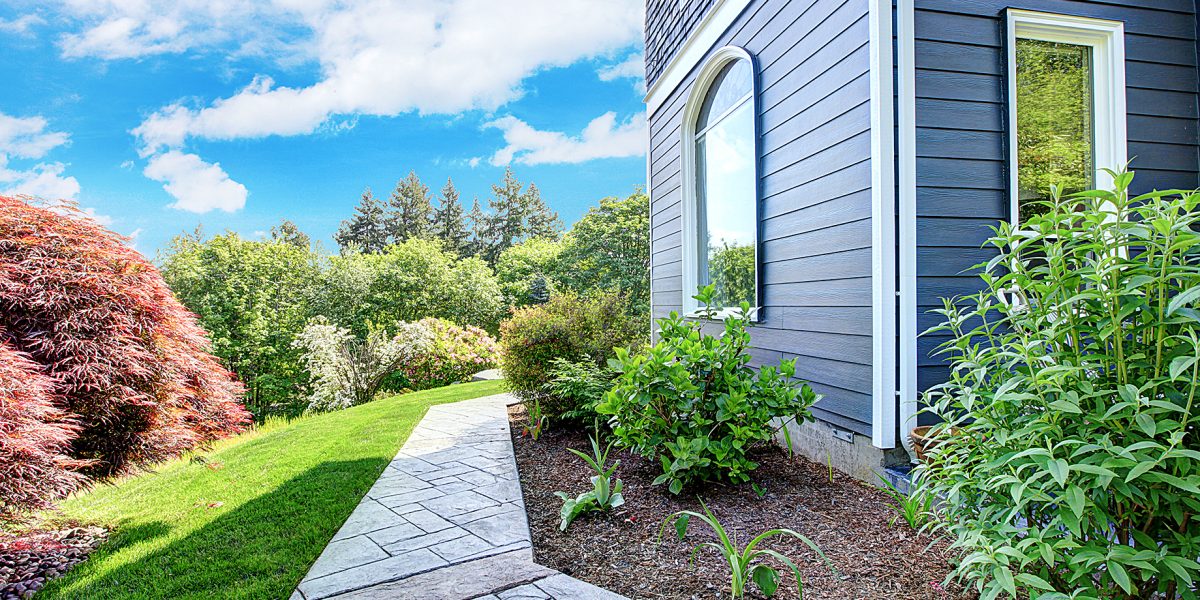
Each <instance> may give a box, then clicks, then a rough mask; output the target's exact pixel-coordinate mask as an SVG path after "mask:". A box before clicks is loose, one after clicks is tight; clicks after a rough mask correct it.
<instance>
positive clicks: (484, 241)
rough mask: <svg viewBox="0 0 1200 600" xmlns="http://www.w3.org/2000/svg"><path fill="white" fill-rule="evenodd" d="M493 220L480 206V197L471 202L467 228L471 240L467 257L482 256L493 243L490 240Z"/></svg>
mask: <svg viewBox="0 0 1200 600" xmlns="http://www.w3.org/2000/svg"><path fill="white" fill-rule="evenodd" d="M490 221H491V219H490V218H489V215H488V214H487V213H485V212H483V208H482V207H481V206H480V205H479V197H478V196H476V197H475V200H474V201H472V202H471V212H469V213H467V227H468V229H469V232H470V239H468V240H467V248H466V254H465V255H466V256H482V255H483V254H484V252H485V251H486V250H487V248H488V247H489V246H491V242H490V240H489V239H488V226H489V223H490Z"/></svg>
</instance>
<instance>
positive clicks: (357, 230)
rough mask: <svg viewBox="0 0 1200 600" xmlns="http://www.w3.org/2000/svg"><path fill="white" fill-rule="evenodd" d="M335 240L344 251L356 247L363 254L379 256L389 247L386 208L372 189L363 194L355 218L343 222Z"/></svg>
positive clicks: (334, 236) (356, 208) (355, 210)
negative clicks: (352, 246)
mask: <svg viewBox="0 0 1200 600" xmlns="http://www.w3.org/2000/svg"><path fill="white" fill-rule="evenodd" d="M333 239H334V241H336V242H337V245H338V247H339V248H341V249H342V250H346V249H347V248H349V247H350V246H351V245H355V246H358V249H359V250H361V251H363V252H366V253H370V254H378V253H380V252H383V249H384V248H385V247H387V229H386V223H385V222H384V206H383V203H382V202H380V201H379V200H377V199H376V198H375V196H374V195H373V194H371V188H367V189H366V190H365V191H364V192H363V195H362V200H360V201H359V203H358V206H357V207H355V209H354V216H352V217H350V219H348V220H346V221H342V226H341V227H340V228H338V231H337V233H335V234H333Z"/></svg>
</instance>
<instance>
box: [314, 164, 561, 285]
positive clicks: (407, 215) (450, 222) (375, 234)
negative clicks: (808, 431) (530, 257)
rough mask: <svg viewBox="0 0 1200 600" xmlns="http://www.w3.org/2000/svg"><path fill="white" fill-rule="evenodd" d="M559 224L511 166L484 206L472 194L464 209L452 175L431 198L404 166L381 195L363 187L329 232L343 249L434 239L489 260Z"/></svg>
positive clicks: (369, 249)
mask: <svg viewBox="0 0 1200 600" xmlns="http://www.w3.org/2000/svg"><path fill="white" fill-rule="evenodd" d="M562 229H563V225H562V220H560V219H559V217H558V213H557V212H555V211H553V210H551V209H550V207H549V206H547V205H546V202H545V201H544V200H543V199H542V195H541V192H540V191H539V190H538V188H537V186H536V185H534V184H533V183H530V184H529V185H528V186H525V185H523V184H522V183H521V182H520V181H518V180H517V178H516V176H515V175H514V174H513V172H512V169H505V170H504V179H503V180H502V181H501V182H500V183H499V184H493V185H492V196H491V197H490V198H488V200H487V208H486V209H484V207H483V205H481V204H480V202H479V198H478V197H476V198H475V199H474V200H473V201H472V203H471V209H470V210H469V211H466V210H464V209H463V204H462V202H461V199H460V197H459V192H458V189H457V188H455V186H454V181H453V180H452V179H450V178H447V179H446V185H444V186H442V189H441V192H440V193H439V194H438V195H437V197H436V198H434V196H433V194H432V193H431V192H430V188H429V186H427V185H425V184H424V183H422V182H421V179H420V177H418V176H417V174H416V172H414V171H409V173H408V176H407V177H405V178H404V179H401V180H400V181H399V182H397V183H396V188H395V189H394V190H392V193H391V195H390V196H389V197H388V198H386V199H384V198H378V197H376V196H375V195H374V193H372V191H371V189H370V188H367V189H366V190H365V191H364V192H363V194H362V198H361V199H360V200H359V203H358V206H356V207H355V209H354V214H353V215H352V216H351V217H350V218H349V219H347V220H346V221H343V222H342V225H341V227H340V228H339V229H338V231H337V233H335V234H334V236H333V237H334V241H336V242H337V244H338V247H339V248H341V250H342V251H343V252H346V251H349V250H352V249H353V250H357V251H359V252H364V253H367V254H379V253H381V252H383V251H384V250H385V249H386V248H387V247H388V246H390V245H393V244H399V243H403V242H405V241H407V240H409V239H413V238H420V239H436V240H440V241H441V243H442V247H443V249H445V250H446V251H447V252H451V253H453V254H455V255H458V256H460V257H468V256H479V257H482V258H483V259H484V260H486V261H487V262H488V264H492V265H494V264H496V261H497V260H498V259H499V257H500V253H501V252H503V251H504V250H505V249H506V248H509V247H512V246H513V245H515V244H518V243H520V242H521V241H524V240H527V239H533V238H557V237H558V236H559V235H560V234H561V233H562Z"/></svg>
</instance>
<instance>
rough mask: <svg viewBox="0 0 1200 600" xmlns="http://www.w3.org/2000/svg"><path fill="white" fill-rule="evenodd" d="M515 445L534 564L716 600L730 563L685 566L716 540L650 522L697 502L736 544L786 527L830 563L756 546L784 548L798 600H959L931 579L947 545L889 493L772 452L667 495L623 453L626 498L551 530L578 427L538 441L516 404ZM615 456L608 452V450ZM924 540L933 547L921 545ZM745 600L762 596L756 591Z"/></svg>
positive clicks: (570, 473)
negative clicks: (911, 519)
mask: <svg viewBox="0 0 1200 600" xmlns="http://www.w3.org/2000/svg"><path fill="white" fill-rule="evenodd" d="M510 410H511V413H510V418H511V420H512V421H513V423H512V425H513V426H512V431H513V445H514V448H515V450H516V455H517V464H518V466H519V468H520V473H521V487H522V489H523V491H524V496H525V506H526V510H527V511H528V513H529V526H530V530H531V532H532V534H533V546H534V554H535V557H536V560H537V562H538V563H539V564H543V565H546V566H548V567H551V568H554V569H558V570H559V571H562V572H564V573H566V574H568V575H571V576H573V577H577V578H579V579H582V580H584V581H588V582H590V583H593V584H595V585H599V586H601V587H604V588H607V589H609V590H612V591H614V592H617V593H620V594H623V595H625V596H628V597H630V598H678V599H693V598H695V599H702V600H707V599H710V598H712V599H715V598H728V597H729V571H728V566H727V564H726V563H725V562H723V560H722V559H721V557H720V556H719V555H718V554H717V553H716V551H714V550H705V551H703V552H701V553H700V554H699V555H698V557H697V559H696V563H695V565H689V564H688V556H689V552H690V551H691V548H692V546H694V545H695V544H698V543H701V542H704V541H709V540H713V539H715V538H714V537H713V536H712V535H711V533H710V532H709V531H708V530H707V528H706V527H705V526H704V525H703V524H701V523H699V522H696V521H695V520H693V523H692V525H691V527H690V529H689V533H688V539H687V541H686V542H680V541H679V540H678V539H677V538H676V537H675V536H674V533H673V530H672V529H671V528H670V527H668V528H667V534H666V535H665V536H664V537H663V539H662V541H661V543H660V542H659V540H658V531H659V526H660V525H661V524H662V522H663V519H665V518H666V517H667V516H668V515H670V514H671V513H673V512H675V511H678V510H695V511H700V502H699V499H703V500H704V502H705V503H706V504H707V505H708V507H709V509H710V510H712V511H713V512H714V513H715V514H716V516H717V518H718V519H719V520H720V521H721V523H722V524H723V525H724V526H725V527H726V528H727V529H728V530H730V531H731V533H736V535H737V538H738V540H739V543H741V544H744V543H746V542H747V541H749V540H750V539H752V537H753V536H754V535H757V534H758V533H760V532H762V531H765V530H767V529H773V528H780V527H783V528H790V529H794V530H796V531H798V532H800V533H802V534H804V535H806V536H808V537H809V538H810V539H812V540H813V541H814V542H816V544H817V545H818V546H819V547H820V548H821V549H822V550H823V551H824V552H825V554H826V556H828V557H829V559H830V560H832V561H833V563H834V565H835V566H836V568H837V572H836V573H834V572H833V571H831V570H830V569H829V568H828V567H827V566H825V564H824V563H823V562H822V561H821V560H820V559H819V558H818V557H817V556H816V554H815V553H813V552H812V550H811V549H809V548H808V547H806V546H804V545H803V543H802V542H800V541H798V540H790V539H785V538H779V539H775V540H772V541H771V542H769V543H767V544H766V547H769V548H773V549H775V550H779V551H780V552H783V553H784V554H785V555H787V556H789V557H791V558H792V559H793V560H794V561H795V562H796V564H797V565H798V566H799V567H800V570H801V576H802V578H803V580H804V598H806V599H810V600H812V599H820V598H829V599H835V598H836V599H838V600H843V599H848V598H863V599H875V598H878V599H881V600H884V599H886V600H951V599H958V598H968V597H971V596H968V595H963V594H962V592H961V590H960V589H957V588H951V589H949V590H947V589H944V588H943V587H942V585H941V582H942V580H943V579H945V577H946V574H947V573H948V572H949V566H948V563H947V558H948V553H947V550H946V544H945V543H944V542H941V541H937V542H935V541H934V540H932V539H931V538H930V537H928V536H921V535H918V534H917V532H915V531H913V530H912V529H910V528H909V527H908V526H907V525H904V524H903V523H902V522H898V523H897V524H896V525H894V526H893V525H890V524H889V521H890V520H891V519H892V517H893V515H894V514H895V513H894V511H893V510H892V509H891V508H890V505H889V499H888V497H887V496H886V495H885V494H883V493H882V492H880V491H879V490H876V489H874V488H872V487H870V486H867V485H865V484H863V483H861V482H859V481H858V480H856V479H853V478H851V477H849V476H848V475H844V474H842V473H839V472H837V471H834V473H833V477H832V480H831V479H830V471H829V469H828V468H827V467H826V466H825V465H820V464H817V463H814V462H812V461H809V460H806V459H803V458H799V457H796V458H790V457H788V456H787V455H786V454H785V453H784V452H782V451H774V450H766V451H764V452H763V453H762V454H761V455H759V456H756V457H755V460H756V461H757V462H759V463H760V467H759V468H758V470H756V471H755V473H754V481H755V483H757V484H758V486H759V487H760V489H762V490H764V494H763V495H762V496H761V497H760V496H759V494H758V493H757V492H756V491H755V490H754V489H753V487H752V486H750V485H744V486H721V485H713V486H709V487H708V488H706V489H685V490H684V491H683V493H682V494H680V495H679V496H672V495H671V494H670V493H669V492H668V491H667V490H666V486H652V485H651V481H653V479H654V477H655V476H657V475H658V474H659V470H658V467H657V465H656V464H655V463H652V462H650V461H648V460H645V459H643V458H641V457H638V456H635V455H631V454H629V453H627V452H622V453H620V454H619V455H618V457H619V458H620V460H621V465H620V468H618V469H617V474H616V476H617V477H620V478H621V479H622V480H623V481H624V483H625V490H624V496H625V505H624V506H622V507H620V508H618V509H616V510H615V511H613V512H612V513H611V514H594V515H590V516H585V517H582V518H580V519H579V520H577V521H575V523H573V524H572V525H571V527H570V528H568V530H567V531H566V532H560V531H559V530H558V524H559V516H558V513H559V509H560V507H561V506H562V501H561V500H559V499H558V498H557V497H555V496H554V492H556V491H565V492H568V493H570V494H571V495H572V496H573V495H575V494H578V493H580V492H583V491H586V490H588V489H590V483H589V481H588V477H589V475H590V472H589V471H588V469H587V468H586V466H585V465H584V464H583V462H582V461H581V460H579V458H578V457H576V456H574V455H572V454H571V453H569V452H568V451H567V449H568V448H575V449H580V450H585V449H586V448H587V447H588V440H587V437H586V435H585V434H584V433H579V432H571V431H563V430H555V429H549V430H547V432H546V433H544V434H543V436H542V437H541V438H540V439H538V441H536V442H535V441H533V440H531V439H529V438H528V437H526V436H523V435H521V430H522V427H521V425H522V424H523V422H524V413H523V410H522V409H521V408H520V407H519V406H518V407H513V408H512V409H510ZM614 454H616V451H615V450H614ZM931 543H932V547H930V546H931ZM749 597H754V598H758V597H761V596H760V595H759V594H758V592H757V590H755V591H753V592H752V593H751V594H749ZM775 597H776V598H797V597H798V596H797V594H796V582H795V579H794V578H793V577H792V576H791V575H790V574H788V575H786V576H785V577H784V579H783V581H782V582H781V584H780V588H779V592H778V593H777V594H776V596H775Z"/></svg>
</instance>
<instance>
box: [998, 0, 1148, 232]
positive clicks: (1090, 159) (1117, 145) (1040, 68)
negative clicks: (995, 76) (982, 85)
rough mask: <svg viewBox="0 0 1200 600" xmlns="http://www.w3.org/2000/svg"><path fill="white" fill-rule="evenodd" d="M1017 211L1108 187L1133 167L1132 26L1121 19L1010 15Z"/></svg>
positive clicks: (1017, 214) (1024, 213) (1017, 217)
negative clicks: (1127, 45)
mask: <svg viewBox="0 0 1200 600" xmlns="http://www.w3.org/2000/svg"><path fill="white" fill-rule="evenodd" d="M1008 35H1009V40H1008V64H1009V66H1008V85H1009V123H1010V128H1009V129H1010V131H1009V161H1010V163H1009V164H1010V189H1011V194H1012V198H1011V202H1012V206H1011V213H1010V214H1011V216H1012V218H1013V220H1014V222H1020V221H1021V220H1022V219H1025V218H1028V217H1029V216H1030V215H1034V214H1038V213H1040V212H1043V211H1044V210H1045V208H1046V203H1047V202H1049V201H1050V199H1051V197H1052V196H1051V186H1057V188H1058V189H1059V191H1060V192H1061V193H1062V194H1063V195H1067V194H1071V193H1074V192H1078V191H1082V190H1086V189H1091V188H1107V187H1108V186H1110V185H1111V183H1112V178H1111V177H1110V176H1109V175H1108V174H1107V173H1106V172H1105V171H1104V169H1112V170H1118V169H1121V168H1122V167H1124V166H1125V161H1126V140H1125V57H1124V27H1123V25H1122V24H1121V23H1120V22H1116V21H1103V20H1099V19H1089V18H1084V17H1071V16H1066V15H1053V14H1046V13H1037V12H1031V11H1022V10H1010V11H1009V12H1008Z"/></svg>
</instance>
